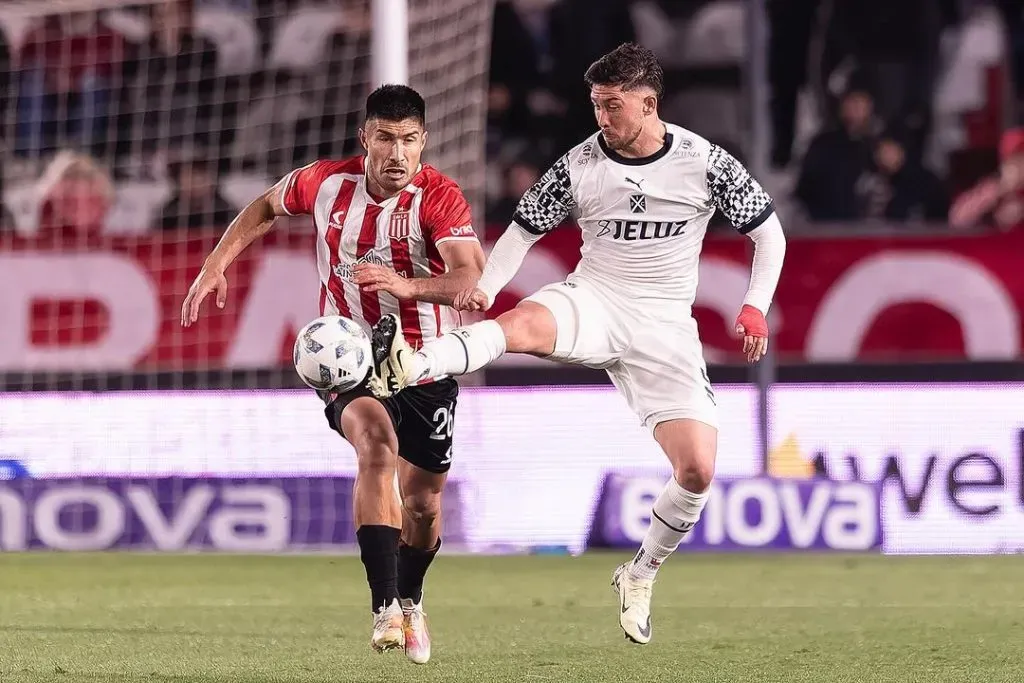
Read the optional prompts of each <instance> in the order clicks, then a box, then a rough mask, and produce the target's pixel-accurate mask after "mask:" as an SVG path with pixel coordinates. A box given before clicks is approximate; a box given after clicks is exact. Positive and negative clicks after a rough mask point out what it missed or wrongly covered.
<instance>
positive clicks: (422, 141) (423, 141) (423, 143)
mask: <svg viewBox="0 0 1024 683" xmlns="http://www.w3.org/2000/svg"><path fill="white" fill-rule="evenodd" d="M426 146H427V131H423V135H421V136H420V149H423V148H424V147H426Z"/></svg>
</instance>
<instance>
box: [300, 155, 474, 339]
mask: <svg viewBox="0 0 1024 683" xmlns="http://www.w3.org/2000/svg"><path fill="white" fill-rule="evenodd" d="M364 169H365V167H364V158H363V157H362V156H359V157H352V158H349V159H343V160H340V161H315V162H313V163H312V164H310V165H308V166H304V167H302V168H299V169H296V170H294V171H292V172H291V173H290V174H288V176H287V177H286V180H285V183H284V189H283V190H282V196H281V204H282V205H283V206H284V210H285V211H287V212H288V213H289V214H290V215H292V216H296V215H299V214H311V215H312V216H313V225H314V226H315V227H316V231H317V236H318V239H317V249H316V254H317V268H318V269H319V272H320V314H321V315H343V316H345V317H346V318H351V319H352V320H355V321H357V322H360V323H363V324H365V325H374V324H375V323H376V322H377V321H378V320H380V317H381V316H382V315H385V314H387V313H395V314H397V315H398V316H399V319H400V320H401V321H402V330H403V332H404V333H405V337H406V339H407V340H408V341H409V344H410V345H412V347H413V348H419V347H420V346H421V345H422V344H423V342H427V341H430V340H431V339H433V338H435V337H437V336H440V335H441V334H443V333H444V332H446V331H447V330H449V329H451V328H452V327H454V326H455V324H456V318H457V314H456V313H455V311H453V310H452V309H451V308H448V307H447V306H439V305H436V304H429V303H424V302H420V301H399V300H398V299H396V298H395V297H393V296H392V295H391V294H389V293H387V292H363V291H361V290H360V289H359V287H358V286H357V285H356V284H354V283H353V282H352V266H353V265H355V264H356V263H363V262H369V263H376V264H379V265H383V266H387V267H389V268H394V269H395V271H396V272H397V273H400V274H402V275H404V276H405V277H410V278H411V277H434V276H437V275H440V274H442V273H444V272H445V268H446V266H445V263H444V260H443V259H442V258H441V254H440V252H438V249H437V246H438V245H439V244H441V243H443V242H447V241H449V240H473V241H476V239H477V237H476V233H475V232H474V231H473V225H472V223H471V219H470V209H469V203H468V202H466V198H465V197H464V196H463V195H462V190H460V189H459V186H458V184H457V183H456V182H455V181H454V180H452V179H451V178H449V177H447V176H446V175H444V174H443V173H441V172H440V171H438V170H437V169H436V168H434V167H432V166H429V165H426V164H422V165H420V168H419V170H418V171H417V173H416V175H415V176H413V179H412V181H411V182H410V183H409V184H408V185H407V186H406V187H405V189H403V190H402V191H401V192H399V193H398V194H397V195H395V196H394V197H391V198H389V199H385V200H383V201H377V200H376V199H375V198H374V197H373V196H372V195H371V194H370V193H369V191H367V188H366V174H365V170H364Z"/></svg>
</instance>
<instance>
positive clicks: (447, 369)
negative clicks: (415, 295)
mask: <svg viewBox="0 0 1024 683" xmlns="http://www.w3.org/2000/svg"><path fill="white" fill-rule="evenodd" d="M503 353H505V332H504V331H503V330H502V329H501V325H499V324H498V323H496V322H494V321H493V320H484V321H481V322H478V323H473V324H472V325H467V326H466V327H459V328H456V329H454V330H452V331H450V332H447V333H445V334H444V335H442V336H440V337H438V338H437V339H434V340H433V341H429V342H427V343H426V344H424V345H423V348H421V349H420V350H419V351H417V352H416V354H415V355H414V356H413V360H412V363H411V366H412V372H411V373H410V374H411V375H412V380H411V381H413V382H418V381H420V380H422V379H426V378H427V377H441V376H443V375H465V374H468V373H470V372H475V371H477V370H479V369H480V368H482V367H484V366H485V365H489V364H491V363H493V362H494V361H495V360H497V359H498V358H499V357H500V356H501V354H503Z"/></svg>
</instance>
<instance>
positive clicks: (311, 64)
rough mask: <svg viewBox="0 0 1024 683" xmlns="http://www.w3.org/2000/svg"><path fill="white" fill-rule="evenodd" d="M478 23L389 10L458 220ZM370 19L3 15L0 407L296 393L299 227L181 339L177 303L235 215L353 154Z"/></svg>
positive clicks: (473, 14)
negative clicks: (33, 395)
mask: <svg viewBox="0 0 1024 683" xmlns="http://www.w3.org/2000/svg"><path fill="white" fill-rule="evenodd" d="M492 5H493V2H491V1H488V0H408V25H407V31H408V48H409V50H408V52H409V83H410V85H412V86H413V87H415V88H417V89H418V90H419V91H420V92H422V93H423V94H424V96H425V97H426V100H427V118H428V121H427V129H428V131H429V133H430V138H429V143H428V149H427V152H426V154H425V160H426V161H427V162H429V163H432V164H433V165H435V166H437V167H439V168H440V169H441V170H443V171H445V172H446V173H448V174H450V175H451V176H452V177H454V178H455V179H456V180H458V181H459V183H460V184H461V185H462V187H463V189H464V191H465V192H466V194H467V196H468V198H469V199H470V201H471V203H472V205H473V206H474V207H480V206H481V205H482V195H483V178H484V176H485V173H484V168H483V163H484V120H485V107H486V95H487V67H488V54H489V47H490V28H491V15H492V9H493V7H492ZM371 14H372V13H371V7H370V0H184V1H180V0H145V1H140V2H118V1H115V0H51V1H44V0H31V1H25V2H9V3H4V4H3V5H0V79H2V81H3V82H2V83H0V86H2V87H0V138H2V143H0V144H2V145H3V151H2V157H0V158H2V160H3V163H2V173H0V179H2V183H3V184H2V188H0V193H2V197H3V218H2V223H0V281H2V285H3V286H2V287H0V321H2V324H0V377H2V381H3V385H4V387H5V388H6V389H9V390H19V389H27V388H32V389H53V390H75V389H85V390H94V389H98V390H102V389H118V388H120V389H124V388H137V389H156V388H164V389H181V388H192V387H206V388H209V387H214V388H216V387H237V388H280V387H292V386H296V385H297V381H298V380H297V378H296V377H295V376H294V371H293V370H292V369H291V364H290V345H291V342H292V340H293V338H294V337H293V335H294V332H295V331H297V330H298V329H299V328H300V327H301V326H302V325H304V324H305V323H306V322H308V321H309V320H310V319H312V318H313V317H315V316H316V315H317V314H318V309H317V293H318V284H317V281H316V277H317V276H316V269H315V267H314V247H313V234H312V231H311V230H310V227H309V221H308V218H305V219H293V220H287V221H285V220H281V221H279V223H278V226H277V229H276V230H275V231H274V232H272V233H271V234H270V235H268V236H267V237H266V238H265V239H263V240H261V241H260V242H259V243H257V244H256V245H254V246H253V247H252V248H251V249H250V250H249V251H248V252H247V253H245V254H244V255H243V256H242V257H240V258H239V259H238V261H237V262H236V264H235V265H234V266H233V267H232V268H231V269H230V271H229V272H228V279H229V282H230V287H231V289H230V293H229V297H228V302H227V305H226V307H225V308H224V309H217V308H216V307H215V306H213V305H212V304H211V305H209V306H207V307H206V308H205V310H204V312H203V315H202V319H201V320H200V322H199V323H198V324H197V325H195V326H193V327H191V328H188V329H182V328H181V326H180V325H179V323H178V321H179V311H180V305H181V301H182V299H183V298H184V296H185V293H186V292H187V289H188V287H189V285H190V283H191V281H192V279H193V278H194V277H195V275H196V274H197V273H198V271H199V269H200V267H201V265H202V260H203V258H204V256H205V254H207V253H208V252H209V250H210V249H211V248H212V247H213V246H214V244H215V243H216V241H217V239H218V237H219V235H220V234H221V232H222V231H223V229H224V228H225V227H226V225H227V223H228V222H229V221H230V219H231V218H232V217H233V216H234V215H235V214H236V213H237V211H238V210H240V209H241V208H242V207H244V206H245V204H247V203H248V202H249V201H250V200H251V199H252V198H253V197H255V196H256V195H257V194H258V193H260V192H262V191H263V190H264V189H265V188H266V187H267V186H268V185H269V184H271V183H273V182H275V181H276V180H277V179H279V178H280V177H282V176H283V175H284V174H286V173H287V172H288V171H290V170H291V169H292V168H295V167H298V166H301V165H305V164H307V163H309V162H310V161H312V160H314V159H317V158H324V157H338V156H343V155H349V154H354V153H357V150H358V140H357V129H358V127H359V125H360V124H361V109H362V106H363V103H364V100H365V97H366V95H367V94H368V92H369V91H370V89H372V87H373V86H375V85H376V84H375V83H371V52H370V45H371V32H372V31H373V30H374V28H375V27H374V26H373V25H372V21H371ZM396 28H397V27H396ZM383 30H385V31H387V30H389V29H388V27H387V26H385V27H384V28H383ZM482 221H483V216H482V213H481V215H479V216H478V217H477V222H478V223H480V224H482Z"/></svg>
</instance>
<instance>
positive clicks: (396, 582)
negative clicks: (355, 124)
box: [182, 85, 484, 664]
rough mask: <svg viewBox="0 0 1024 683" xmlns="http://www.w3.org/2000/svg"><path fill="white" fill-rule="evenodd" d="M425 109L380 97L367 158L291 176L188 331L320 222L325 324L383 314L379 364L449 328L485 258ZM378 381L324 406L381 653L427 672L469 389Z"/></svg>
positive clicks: (225, 250) (199, 293)
mask: <svg viewBox="0 0 1024 683" xmlns="http://www.w3.org/2000/svg"><path fill="white" fill-rule="evenodd" d="M425 110H426V107H425V104H424V101H423V98H422V97H421V96H420V95H419V93H417V92H416V91H415V90H413V89H412V88H409V87H406V86H403V85H385V86H381V87H380V88H378V89H377V90H375V91H374V92H373V93H371V94H370V96H369V97H368V98H367V100H366V123H365V127H364V128H363V129H361V130H360V131H359V138H360V141H361V142H362V145H363V147H364V148H365V149H366V154H365V155H361V156H358V157H352V158H350V159H343V160H338V161H316V162H314V163H312V164H310V165H308V166H305V167H303V168H300V169H298V170H295V171H292V172H291V173H289V174H288V175H287V176H285V177H284V178H283V179H281V181H280V182H278V183H277V184H276V185H274V186H273V187H271V188H270V189H268V190H267V191H266V192H265V193H264V194H263V195H262V196H261V197H259V198H258V199H256V200H255V201H253V202H252V203H251V204H250V205H249V206H248V207H246V208H245V209H244V210H243V211H242V213H241V214H239V215H238V217H237V218H235V220H234V221H233V222H232V223H231V225H230V226H229V227H228V229H227V231H226V232H225V233H224V237H223V238H222V239H221V241H220V243H219V244H218V245H217V247H216V248H215V249H214V250H213V252H212V253H211V254H210V255H209V257H208V258H207V259H206V263H205V264H204V266H203V269H202V271H201V272H200V273H199V275H198V276H197V277H196V280H195V282H194V283H193V285H192V288H191V289H190V290H189V293H188V297H187V298H186V299H185V302H184V304H183V305H182V324H183V325H186V326H188V325H190V324H192V323H193V322H195V321H196V320H197V318H198V314H199V307H200V305H201V304H202V302H203V299H204V298H206V297H207V296H208V295H209V294H211V293H213V292H216V302H217V305H218V306H220V307H223V306H224V302H225V299H226V296H227V280H226V279H225V277H224V273H225V271H226V270H227V267H228V266H229V265H230V264H231V262H232V261H233V260H234V259H235V257H236V256H238V254H239V253H240V252H241V251H242V250H243V249H245V248H246V247H247V246H248V245H249V244H251V243H252V242H253V241H254V240H256V239H257V238H258V237H259V236H261V235H262V234H264V233H265V232H267V231H268V230H269V229H270V227H271V226H272V225H273V223H274V220H275V219H276V218H277V217H278V216H284V215H289V216H294V215H298V214H308V215H311V216H312V218H313V228H314V229H315V230H316V234H317V242H316V245H317V267H318V269H319V273H320V313H321V315H343V316H345V317H348V318H351V319H353V320H355V321H357V322H359V323H361V324H363V325H364V326H365V327H366V328H367V329H370V327H371V326H373V325H375V324H376V323H378V322H379V321H381V320H382V315H383V320H384V324H382V325H379V326H378V327H377V329H376V330H375V331H374V334H373V337H372V346H373V347H374V356H375V359H377V358H380V356H381V352H382V350H383V351H384V353H385V354H386V350H387V349H388V348H390V343H391V338H392V337H393V336H395V335H396V334H397V335H399V336H400V337H401V338H402V339H403V340H408V341H409V342H411V343H412V344H413V345H414V346H418V345H419V344H420V343H421V342H429V341H430V340H431V339H434V338H436V337H437V336H438V335H440V334H443V333H444V332H445V330H447V329H449V328H451V327H452V326H453V322H454V321H453V320H452V317H453V316H454V313H453V312H452V311H451V309H450V308H449V306H450V305H451V304H452V301H453V299H454V297H455V295H456V294H457V293H458V292H460V291H462V290H464V289H466V288H467V287H471V286H472V285H473V283H475V282H477V280H478V279H479V277H480V272H481V269H482V268H483V264H484V253H483V250H482V249H481V248H480V243H479V241H478V240H477V238H476V235H475V233H474V231H473V226H472V224H471V222H470V210H469V205H468V204H467V202H466V199H465V198H464V197H463V195H462V191H461V190H460V189H459V186H458V185H457V184H456V183H455V181H453V180H451V179H450V178H448V177H447V176H445V175H444V174H442V173H441V172H440V171H438V170H437V169H435V168H433V167H431V166H429V165H426V164H421V163H420V154H421V153H422V151H423V147H424V144H425V143H426V139H427V133H426V131H425V130H424V127H423V126H424V120H425ZM389 325H390V326H391V327H390V328H389V327H388V326H389ZM379 379H380V378H379V377H374V376H372V375H371V377H370V378H368V380H369V381H368V382H367V383H366V384H365V385H363V386H360V387H358V388H356V389H355V390H353V391H350V392H346V393H344V394H341V395H338V394H335V393H330V392H322V393H321V398H322V399H323V400H324V402H325V403H326V404H327V405H326V407H325V409H324V414H325V415H326V417H327V422H328V424H329V426H330V427H331V428H332V429H334V430H335V431H337V432H338V433H339V434H341V435H342V436H343V437H345V438H346V439H347V440H348V441H349V442H350V443H351V444H352V446H353V447H354V448H355V451H356V459H357V463H358V474H357V476H356V480H355V489H354V491H353V501H354V502H353V505H354V511H353V514H354V520H355V525H356V538H357V540H358V543H359V550H360V555H361V558H362V561H363V565H364V566H365V568H366V579H367V582H368V583H369V585H370V594H371V611H372V613H373V635H372V637H371V640H370V644H371V645H372V647H373V648H374V649H376V650H378V651H384V650H389V649H392V648H402V647H404V649H405V653H406V655H407V656H408V657H409V659H411V660H412V661H414V662H416V663H418V664H423V663H425V662H426V661H427V660H428V659H429V658H430V635H429V632H428V631H427V625H426V618H425V615H424V613H423V608H422V597H423V579H424V576H425V575H426V572H427V568H428V567H429V566H430V563H431V561H432V560H433V558H434V556H435V555H436V554H437V551H438V549H439V548H440V546H441V537H440V531H441V492H442V490H443V489H444V484H445V480H446V477H447V473H448V470H449V468H450V467H451V461H452V425H453V418H454V412H455V403H456V397H457V396H458V391H459V388H458V385H457V384H456V383H455V380H454V379H452V378H451V377H439V376H432V377H430V378H427V379H426V380H425V381H422V382H419V383H418V384H417V385H416V386H414V387H410V388H409V389H407V390H405V391H403V392H402V393H401V394H397V395H394V396H387V395H385V394H386V392H383V391H381V389H380V386H379ZM372 380H377V381H376V382H373V381H372ZM396 471H397V473H398V483H399V490H400V491H401V498H402V500H401V503H399V501H398V499H397V498H396V496H395V491H394V480H395V473H396Z"/></svg>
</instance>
